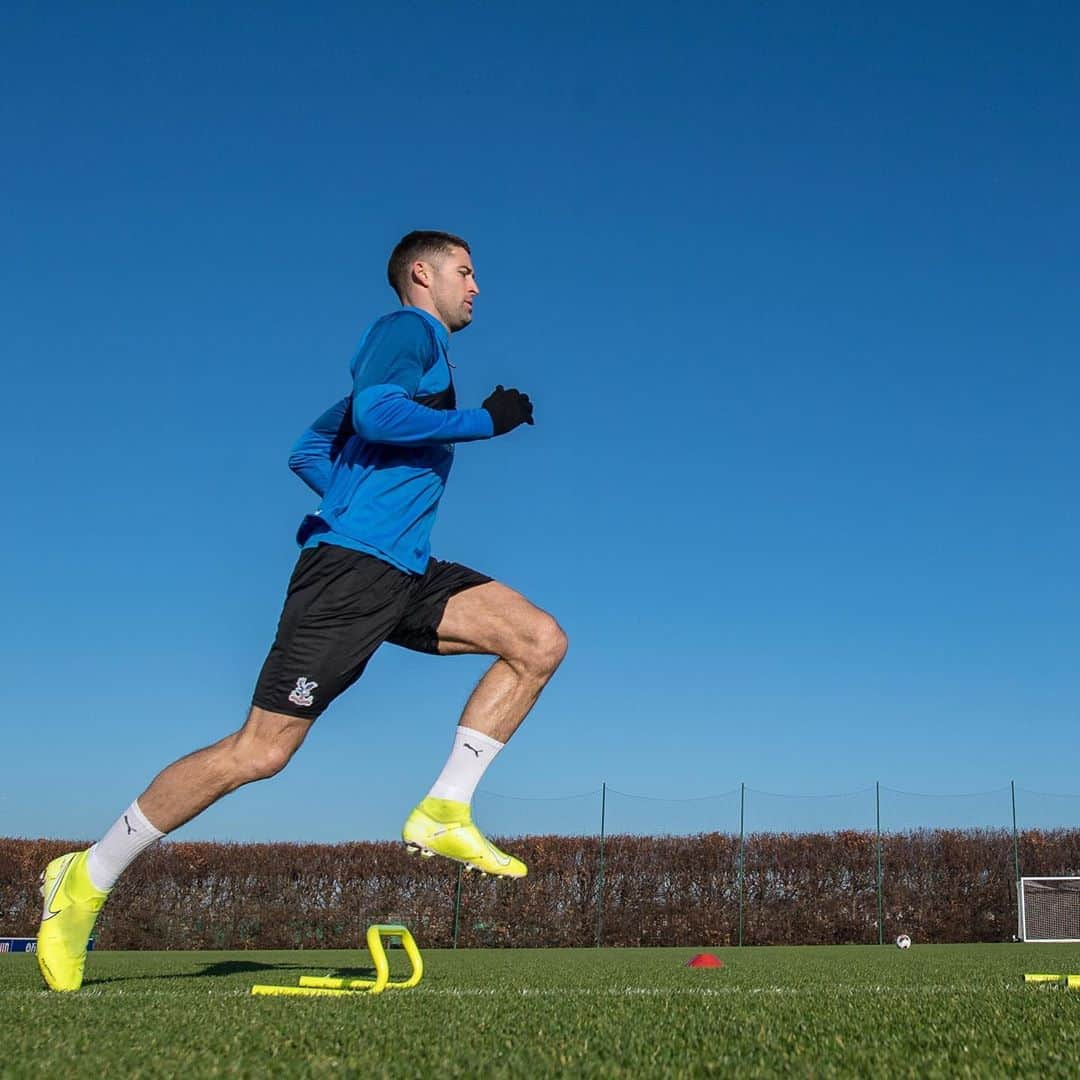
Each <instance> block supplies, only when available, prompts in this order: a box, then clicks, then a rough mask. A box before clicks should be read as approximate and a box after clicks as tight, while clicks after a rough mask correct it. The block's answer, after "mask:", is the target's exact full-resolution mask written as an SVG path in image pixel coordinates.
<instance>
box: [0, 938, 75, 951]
mask: <svg viewBox="0 0 1080 1080" xmlns="http://www.w3.org/2000/svg"><path fill="white" fill-rule="evenodd" d="M93 947H94V939H93V938H91V939H90V940H89V941H88V942H87V943H86V948H87V949H88V950H89V949H92V948H93ZM5 952H37V938H36V937H0V953H5Z"/></svg>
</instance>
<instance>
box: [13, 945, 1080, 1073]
mask: <svg viewBox="0 0 1080 1080" xmlns="http://www.w3.org/2000/svg"><path fill="white" fill-rule="evenodd" d="M695 951H697V950H693V949H625V950H622V949H620V950H614V949H611V950H600V951H591V950H585V949H581V950H556V949H552V950H527V951H525V950H513V951H512V950H506V951H500V950H463V951H460V952H450V951H435V950H433V951H429V952H426V953H425V954H424V961H425V969H426V970H425V976H424V980H423V982H422V983H421V984H420V986H419V987H417V988H416V989H414V990H408V991H400V992H397V993H395V992H392V991H388V992H386V993H384V994H383V995H382V996H380V997H377V998H369V997H355V998H352V997H350V998H325V999H316V1000H312V999H295V998H294V999H290V998H263V997H259V998H255V997H251V996H250V993H249V991H250V988H251V986H252V985H253V984H254V983H257V982H261V983H281V984H292V985H295V983H296V980H297V977H298V976H299V975H308V974H332V973H333V974H337V973H342V974H352V975H354V976H363V975H366V974H368V973H369V971H370V968H369V966H368V963H369V962H368V959H367V954H366V952H362V951H359V950H358V951H357V952H355V953H353V952H247V953H224V952H190V953H176V952H173V953H149V952H147V953H110V952H101V953H94V954H91V957H90V961H89V965H88V969H87V981H86V984H85V985H84V987H83V989H82V990H81V991H80V992H79V993H77V994H52V993H49V992H47V991H45V990H43V989H42V988H41V983H40V982H39V977H38V973H37V965H36V962H35V959H34V957H33V956H30V955H8V956H0V1015H2V1016H3V1020H4V1022H3V1031H4V1041H5V1046H4V1049H3V1057H2V1059H0V1062H2V1063H0V1075H3V1076H35V1075H45V1074H49V1075H61V1074H62V1075H71V1076H110V1077H114V1076H115V1077H119V1076H123V1077H136V1076H161V1075H174V1076H176V1075H184V1076H251V1077H256V1076H266V1075H282V1076H285V1075H287V1076H330V1075H335V1074H336V1075H353V1074H364V1075H373V1076H439V1077H444V1076H477V1075H481V1074H483V1075H492V1076H527V1075H529V1076H531V1075H554V1076H560V1075H561V1076H575V1077H576V1076H630V1075H634V1076H704V1075H734V1074H736V1073H737V1074H738V1075H739V1076H775V1075H798V1076H806V1075H813V1076H909V1075H910V1076H920V1077H922V1076H941V1077H946V1076H947V1077H954V1076H979V1077H984V1076H1006V1075H1016V1074H1021V1073H1022V1074H1025V1075H1035V1074H1040V1075H1043V1076H1061V1077H1065V1076H1070V1077H1072V1076H1076V1075H1077V1073H1078V1071H1080V991H1068V990H1065V989H1058V988H1052V987H1036V986H1026V985H1025V984H1024V981H1023V975H1024V973H1025V972H1028V971H1032V972H1036V971H1037V972H1062V973H1077V974H1080V945H940V946H919V945H918V944H916V945H915V947H914V948H912V949H911V950H910V951H909V952H906V953H904V952H900V951H899V950H898V949H895V948H875V947H866V946H843V947H831V948H826V947H820V948H818V947H809V948H772V949H769V948H756V949H755V948H745V949H741V950H739V949H717V950H712V951H714V952H715V953H716V954H717V955H718V956H720V957H721V959H722V960H723V961H724V964H725V967H724V968H723V969H722V970H694V969H688V968H686V967H685V966H684V964H685V961H686V960H687V959H688V958H689V957H690V956H691V955H692V954H693V953H694V952H695ZM391 959H392V961H393V968H394V971H395V973H397V974H400V973H401V972H404V971H405V970H406V969H407V962H406V961H405V957H404V954H403V953H401V952H400V951H398V950H394V951H392V953H391Z"/></svg>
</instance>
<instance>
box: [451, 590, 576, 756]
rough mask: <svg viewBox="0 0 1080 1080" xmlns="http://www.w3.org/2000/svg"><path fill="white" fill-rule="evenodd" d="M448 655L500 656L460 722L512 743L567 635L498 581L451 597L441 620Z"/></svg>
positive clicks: (557, 660) (562, 652)
mask: <svg viewBox="0 0 1080 1080" xmlns="http://www.w3.org/2000/svg"><path fill="white" fill-rule="evenodd" d="M438 633H439V652H440V653H441V654H443V655H444V656H455V655H461V654H465V653H482V654H485V655H488V656H496V657H498V659H497V660H496V661H495V663H494V664H492V665H491V667H490V668H489V669H488V671H487V673H486V674H485V675H484V677H483V678H482V679H481V680H480V681H479V682H478V683H477V684H476V688H475V689H474V690H473V692H472V695H471V696H470V697H469V700H468V701H467V702H466V703H465V709H464V711H463V712H462V714H461V726H462V727H467V728H471V729H472V730H473V731H480V732H483V734H485V735H488V736H490V737H491V738H493V739H498V741H499V742H502V743H505V742H508V741H509V739H510V737H511V736H512V735H513V734H514V732H515V731H517V729H518V726H519V725H520V724H521V722H522V720H524V719H525V717H526V716H528V714H529V710H530V709H531V708H532V707H533V705H535V704H536V699H537V698H538V697H539V696H540V691H541V690H543V689H544V687H545V685H547V682H548V680H549V679H550V678H551V676H552V675H554V674H555V671H556V670H557V669H558V667H559V664H561V663H562V660H563V657H564V656H565V655H566V634H565V633H564V632H563V630H562V628H561V627H560V626H559V624H558V623H557V622H556V621H555V620H554V619H553V618H552V617H551V616H550V615H549V614H548V613H547V612H546V611H542V610H541V609H540V608H538V607H536V605H535V604H532V603H530V602H529V601H528V600H526V599H525V597H524V596H522V595H521V594H520V593H518V592H515V591H514V590H513V589H510V588H508V587H507V586H505V585H500V584H499V583H498V582H497V581H491V582H488V583H487V584H485V585H477V586H475V587H474V588H471V589H466V590H465V591H464V592H460V593H457V594H456V595H455V596H452V597H450V599H449V600H448V601H447V604H446V610H445V611H444V612H443V617H442V621H441V622H440V623H439V631H438Z"/></svg>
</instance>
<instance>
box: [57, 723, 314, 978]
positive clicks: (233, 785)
mask: <svg viewBox="0 0 1080 1080" xmlns="http://www.w3.org/2000/svg"><path fill="white" fill-rule="evenodd" d="M311 724H312V721H311V720H301V719H296V718H295V717H291V716H283V715H282V714H280V713H271V712H266V711H265V710H264V709H258V708H253V709H252V710H251V712H250V713H249V714H248V718H247V721H246V723H245V724H244V726H243V727H242V728H241V729H240V730H239V731H237V732H234V733H233V734H232V735H228V736H226V737H225V738H224V739H222V740H221V741H220V742H217V743H214V745H213V746H207V747H205V748H204V749H202V750H196V751H195V753H193V754H188V755H187V757H184V758H181V759H180V760H179V761H176V762H174V763H173V764H172V765H170V766H169V767H168V768H167V769H164V770H163V771H162V772H160V773H159V774H158V775H157V777H155V778H154V780H153V782H152V783H151V784H150V786H149V787H148V788H147V789H146V791H144V792H143V793H142V795H140V796H139V798H138V799H136V800H135V801H134V802H133V803H132V804H131V805H130V806H129V807H128V808H127V809H126V810H125V811H124V813H123V814H121V815H120V817H119V818H118V819H117V820H116V822H115V823H114V824H113V826H112V827H111V828H110V829H109V830H108V832H107V833H106V834H105V836H104V837H103V838H102V840H101V841H100V842H99V843H97V844H95V845H94V846H93V847H92V848H90V849H89V850H87V851H78V852H75V851H73V852H69V853H68V854H66V855H62V856H60V857H59V858H57V859H54V860H53V861H52V862H51V863H49V865H48V866H47V867H46V868H45V873H44V874H43V875H42V892H43V895H44V896H45V903H46V911H45V913H44V915H43V916H42V920H41V929H40V930H39V931H38V940H37V959H38V966H39V967H40V969H41V973H42V975H43V976H44V977H45V981H46V983H47V984H48V985H49V986H50V987H51V988H52V989H53V990H64V991H71V990H78V989H79V987H80V986H81V985H82V980H83V968H84V965H85V963H86V946H87V939H88V938H89V937H90V933H91V931H92V930H93V928H94V922H95V920H96V919H97V916H98V912H99V911H100V910H101V906H102V904H104V903H105V899H106V897H107V896H108V894H109V890H110V889H111V888H112V887H113V885H114V884H115V882H116V879H117V878H118V877H119V876H120V874H121V873H122V872H123V871H124V870H125V869H126V868H127V866H129V865H130V864H131V863H132V862H133V861H134V860H135V859H136V858H138V856H139V854H140V853H141V852H142V851H144V850H145V849H146V848H147V847H149V846H150V845H151V844H153V843H155V842H156V841H157V840H159V839H160V838H161V836H162V835H164V834H165V833H167V832H171V831H172V830H173V829H176V828H179V826H181V825H183V824H184V823H185V822H187V821H190V820H191V819H192V818H193V817H195V815H196V814H199V813H201V812H202V811H203V810H205V809H206V808H207V807H208V806H210V805H211V804H212V803H215V802H217V800H218V799H220V798H221V797H222V796H223V795H227V794H228V793H229V792H230V791H235V790H236V789H237V788H238V787H241V786H242V785H243V784H248V783H251V781H253V780H261V779H263V778H264V777H267V776H273V775H274V773H276V772H280V771H281V770H282V769H283V768H284V767H285V765H286V764H287V763H288V761H289V758H291V757H292V755H293V754H294V753H295V752H296V750H297V749H298V747H299V746H300V744H301V743H302V742H303V741H304V736H305V735H307V733H308V729H309V728H310V727H311Z"/></svg>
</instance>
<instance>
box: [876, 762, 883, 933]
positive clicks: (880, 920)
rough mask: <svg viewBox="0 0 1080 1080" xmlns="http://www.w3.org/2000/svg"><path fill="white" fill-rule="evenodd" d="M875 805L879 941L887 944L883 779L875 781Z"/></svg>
mask: <svg viewBox="0 0 1080 1080" xmlns="http://www.w3.org/2000/svg"><path fill="white" fill-rule="evenodd" d="M874 807H875V810H876V812H877V943H878V944H879V945H884V944H885V918H884V909H885V905H884V901H883V898H882V879H881V781H880V780H875V781H874Z"/></svg>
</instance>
